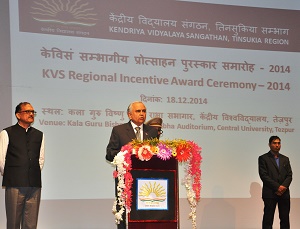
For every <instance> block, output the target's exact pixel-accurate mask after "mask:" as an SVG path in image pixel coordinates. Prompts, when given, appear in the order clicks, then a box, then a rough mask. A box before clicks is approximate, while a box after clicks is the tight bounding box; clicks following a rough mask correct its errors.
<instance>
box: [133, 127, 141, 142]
mask: <svg viewBox="0 0 300 229" xmlns="http://www.w3.org/2000/svg"><path fill="white" fill-rule="evenodd" d="M140 129H141V127H139V126H137V127H136V128H135V130H136V133H135V136H136V139H137V140H142V139H141V132H140Z"/></svg>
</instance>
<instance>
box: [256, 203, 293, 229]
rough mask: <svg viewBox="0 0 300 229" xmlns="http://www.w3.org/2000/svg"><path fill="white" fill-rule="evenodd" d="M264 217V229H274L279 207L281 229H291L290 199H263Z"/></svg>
mask: <svg viewBox="0 0 300 229" xmlns="http://www.w3.org/2000/svg"><path fill="white" fill-rule="evenodd" d="M263 201H264V205H265V207H264V216H263V221H262V229H272V228H273V221H274V214H275V210H276V205H278V212H279V219H280V229H290V208H291V203H290V199H282V198H280V197H278V198H263Z"/></svg>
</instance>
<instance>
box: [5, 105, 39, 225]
mask: <svg viewBox="0 0 300 229" xmlns="http://www.w3.org/2000/svg"><path fill="white" fill-rule="evenodd" d="M35 114H36V112H35V111H34V109H33V107H32V106H31V104H30V103H28V102H23V103H20V104H19V105H17V106H16V110H15V115H16V118H17V120H18V123H17V124H15V125H13V126H10V127H8V128H5V129H4V130H3V131H1V133H0V172H1V175H2V176H3V182H2V186H3V187H5V209H6V219H7V229H20V227H21V228H22V229H36V228H37V221H38V213H39V207H40V199H41V187H42V181H41V170H42V168H43V165H44V134H43V133H42V132H41V131H39V130H37V129H35V128H33V127H31V124H32V123H33V122H34V116H35Z"/></svg>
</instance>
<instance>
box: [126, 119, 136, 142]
mask: <svg viewBox="0 0 300 229" xmlns="http://www.w3.org/2000/svg"><path fill="white" fill-rule="evenodd" d="M126 131H127V135H128V137H129V139H135V138H136V136H135V133H134V130H133V128H132V125H131V123H130V122H128V125H127V126H126Z"/></svg>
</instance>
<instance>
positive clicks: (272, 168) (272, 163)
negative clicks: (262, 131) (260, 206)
mask: <svg viewBox="0 0 300 229" xmlns="http://www.w3.org/2000/svg"><path fill="white" fill-rule="evenodd" d="M269 147H270V151H269V152H268V153H266V154H263V155H261V156H260V157H259V158H258V168H259V176H260V178H261V180H262V182H263V188H262V198H263V201H264V215H263V221H262V229H272V227H273V220H274V213H275V209H276V205H278V211H279V219H280V229H289V228H290V220H289V214H290V191H289V186H290V184H291V182H292V175H293V172H292V168H291V165H290V161H289V158H288V157H286V156H284V155H282V154H280V153H279V151H280V148H281V140H280V138H279V137H278V136H271V137H270V139H269Z"/></svg>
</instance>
